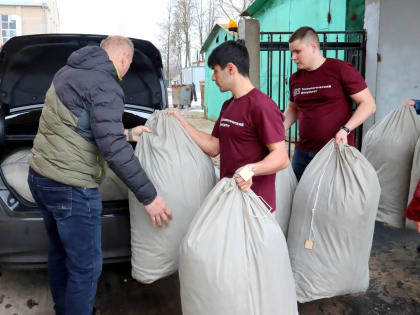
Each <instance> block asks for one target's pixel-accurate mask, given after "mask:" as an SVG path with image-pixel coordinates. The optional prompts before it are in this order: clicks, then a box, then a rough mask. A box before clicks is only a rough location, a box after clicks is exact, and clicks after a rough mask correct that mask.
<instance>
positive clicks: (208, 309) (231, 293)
mask: <svg viewBox="0 0 420 315" xmlns="http://www.w3.org/2000/svg"><path fill="white" fill-rule="evenodd" d="M179 278H180V283H181V302H182V313H183V315H216V314H226V315H227V314H229V315H279V314H282V315H290V314H297V313H298V312H297V303H296V292H295V284H294V280H293V276H292V271H291V268H290V261H289V255H288V252H287V245H286V241H285V238H284V236H283V233H282V231H281V229H280V227H279V225H278V224H277V222H276V220H275V219H274V217H273V215H272V214H271V213H270V211H269V210H268V209H267V207H266V206H265V205H264V204H263V202H262V201H261V200H260V199H259V198H258V197H257V196H256V195H255V193H254V192H252V191H250V192H249V193H242V192H241V191H240V190H239V188H238V187H237V185H236V183H235V181H234V179H232V178H223V179H222V180H221V181H220V182H219V183H218V184H217V185H216V187H215V188H214V189H213V190H212V191H211V192H210V194H209V195H208V197H207V199H206V201H205V202H204V204H203V205H202V207H201V208H200V210H199V211H198V212H197V215H196V216H195V218H194V220H193V221H192V223H191V225H190V227H189V230H188V233H187V235H186V236H185V238H184V240H183V242H182V245H181V247H180V265H179Z"/></svg>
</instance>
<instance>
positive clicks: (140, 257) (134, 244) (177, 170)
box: [129, 111, 216, 283]
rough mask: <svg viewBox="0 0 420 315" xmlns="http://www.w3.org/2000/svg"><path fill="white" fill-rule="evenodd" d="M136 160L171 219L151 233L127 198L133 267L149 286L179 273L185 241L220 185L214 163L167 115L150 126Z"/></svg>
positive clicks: (144, 218) (148, 223)
mask: <svg viewBox="0 0 420 315" xmlns="http://www.w3.org/2000/svg"><path fill="white" fill-rule="evenodd" d="M146 126H147V127H149V128H150V129H151V130H152V131H153V132H152V133H143V135H142V136H141V137H140V139H139V141H138V143H137V146H136V149H135V155H136V156H137V157H138V158H139V161H140V163H141V165H142V167H143V169H144V170H145V172H146V173H147V175H148V177H149V179H150V180H151V181H152V182H153V184H154V186H155V187H156V189H157V192H158V195H160V196H162V197H163V198H164V200H165V202H166V205H167V206H168V208H169V209H170V210H171V212H172V214H173V220H171V221H170V223H169V227H163V228H153V226H152V223H151V221H150V216H149V214H148V213H147V212H146V210H145V208H144V206H143V204H141V203H140V202H139V201H138V200H137V198H136V197H135V195H134V194H133V193H132V192H131V191H130V192H129V205H130V224H131V265H132V272H131V273H132V276H133V278H134V279H136V280H138V281H140V282H143V283H151V282H154V281H156V280H158V279H160V278H163V277H165V276H168V275H170V274H172V273H174V272H175V271H176V270H177V269H178V254H179V245H180V244H181V240H182V238H183V237H184V235H185V233H186V232H187V229H188V226H189V224H190V222H191V220H192V219H193V217H194V215H195V213H196V212H197V210H198V209H199V208H200V206H201V204H202V203H203V201H204V199H205V198H206V197H207V195H208V193H209V192H210V190H211V189H212V188H213V187H214V185H215V184H216V176H215V173H214V167H213V163H212V162H211V159H210V158H209V157H208V156H207V155H206V154H205V153H204V152H203V151H202V150H201V149H200V148H199V147H198V146H197V145H196V144H195V143H194V141H193V140H192V139H191V138H190V136H189V135H188V134H187V133H186V131H185V130H184V128H183V127H182V126H181V125H180V123H179V122H178V121H177V120H176V118H175V117H173V116H168V115H167V112H166V111H155V112H154V113H153V115H152V116H151V117H150V118H149V120H148V121H147V123H146Z"/></svg>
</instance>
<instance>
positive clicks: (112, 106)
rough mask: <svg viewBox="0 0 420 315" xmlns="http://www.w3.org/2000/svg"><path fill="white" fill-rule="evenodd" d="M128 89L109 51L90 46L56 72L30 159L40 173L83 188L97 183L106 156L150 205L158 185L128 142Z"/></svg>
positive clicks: (78, 52)
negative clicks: (121, 82)
mask: <svg viewBox="0 0 420 315" xmlns="http://www.w3.org/2000/svg"><path fill="white" fill-rule="evenodd" d="M123 111H124V92H123V90H122V88H121V86H120V85H119V83H118V77H117V72H116V69H115V67H114V64H113V63H112V61H110V60H109V58H108V55H107V53H106V52H105V51H104V50H103V49H102V48H100V47H98V46H86V47H84V48H81V49H79V50H77V51H75V52H74V53H72V54H71V55H70V57H69V59H68V61H67V65H66V66H64V67H63V68H61V69H60V70H59V71H58V72H57V73H56V75H55V76H54V79H53V82H52V84H51V87H50V89H49V90H48V92H47V95H46V98H45V104H44V108H43V111H42V114H41V118H40V123H39V129H38V134H37V136H36V137H35V140H34V146H33V149H32V154H31V156H30V157H29V163H30V165H31V167H32V168H33V169H34V170H35V171H36V172H38V173H40V174H41V175H43V176H45V177H48V178H51V179H54V180H56V181H59V182H62V183H64V184H68V185H72V186H80V187H97V186H98V184H99V182H100V180H101V178H102V176H103V161H102V157H103V158H104V159H105V160H106V161H107V162H108V165H109V167H110V168H111V169H112V170H113V171H114V172H115V173H116V174H117V175H118V176H119V177H120V178H121V179H122V180H123V181H124V183H126V184H127V186H128V187H129V188H130V190H132V191H133V193H134V194H135V195H136V197H137V198H138V200H139V201H140V202H142V203H143V204H145V205H148V204H149V203H151V202H152V201H153V200H154V199H155V197H156V195H157V193H156V189H155V187H154V186H153V184H152V183H151V181H150V180H149V179H148V177H147V175H146V173H145V172H144V170H143V169H142V167H141V165H140V162H139V161H138V159H137V158H136V157H135V156H134V152H133V148H132V146H131V145H130V144H129V143H128V142H127V141H126V137H125V135H124V126H123V123H122V116H123Z"/></svg>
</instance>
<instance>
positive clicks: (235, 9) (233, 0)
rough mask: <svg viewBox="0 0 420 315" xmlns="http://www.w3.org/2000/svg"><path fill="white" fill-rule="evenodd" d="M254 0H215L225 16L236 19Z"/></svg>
mask: <svg viewBox="0 0 420 315" xmlns="http://www.w3.org/2000/svg"><path fill="white" fill-rule="evenodd" d="M254 1H255V0H217V4H218V7H219V9H220V11H221V13H223V14H224V15H225V17H227V18H230V19H234V20H237V19H238V17H239V16H240V14H241V13H242V12H244V11H245V10H246V9H247V8H248V7H249V6H250V5H251V4H252V3H253V2H254Z"/></svg>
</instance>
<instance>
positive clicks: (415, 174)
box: [405, 137, 420, 230]
mask: <svg viewBox="0 0 420 315" xmlns="http://www.w3.org/2000/svg"><path fill="white" fill-rule="evenodd" d="M419 179H420V137H419V139H418V140H417V145H416V148H415V150H414V157H413V164H412V167H411V180H410V190H409V193H408V203H407V205H408V204H410V202H411V200H413V196H414V190H415V189H416V186H417V183H418V182H419ZM405 219H406V222H405V226H406V227H407V228H409V229H413V230H417V225H416V224H415V223H414V221H413V220H410V219H408V218H405Z"/></svg>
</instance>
